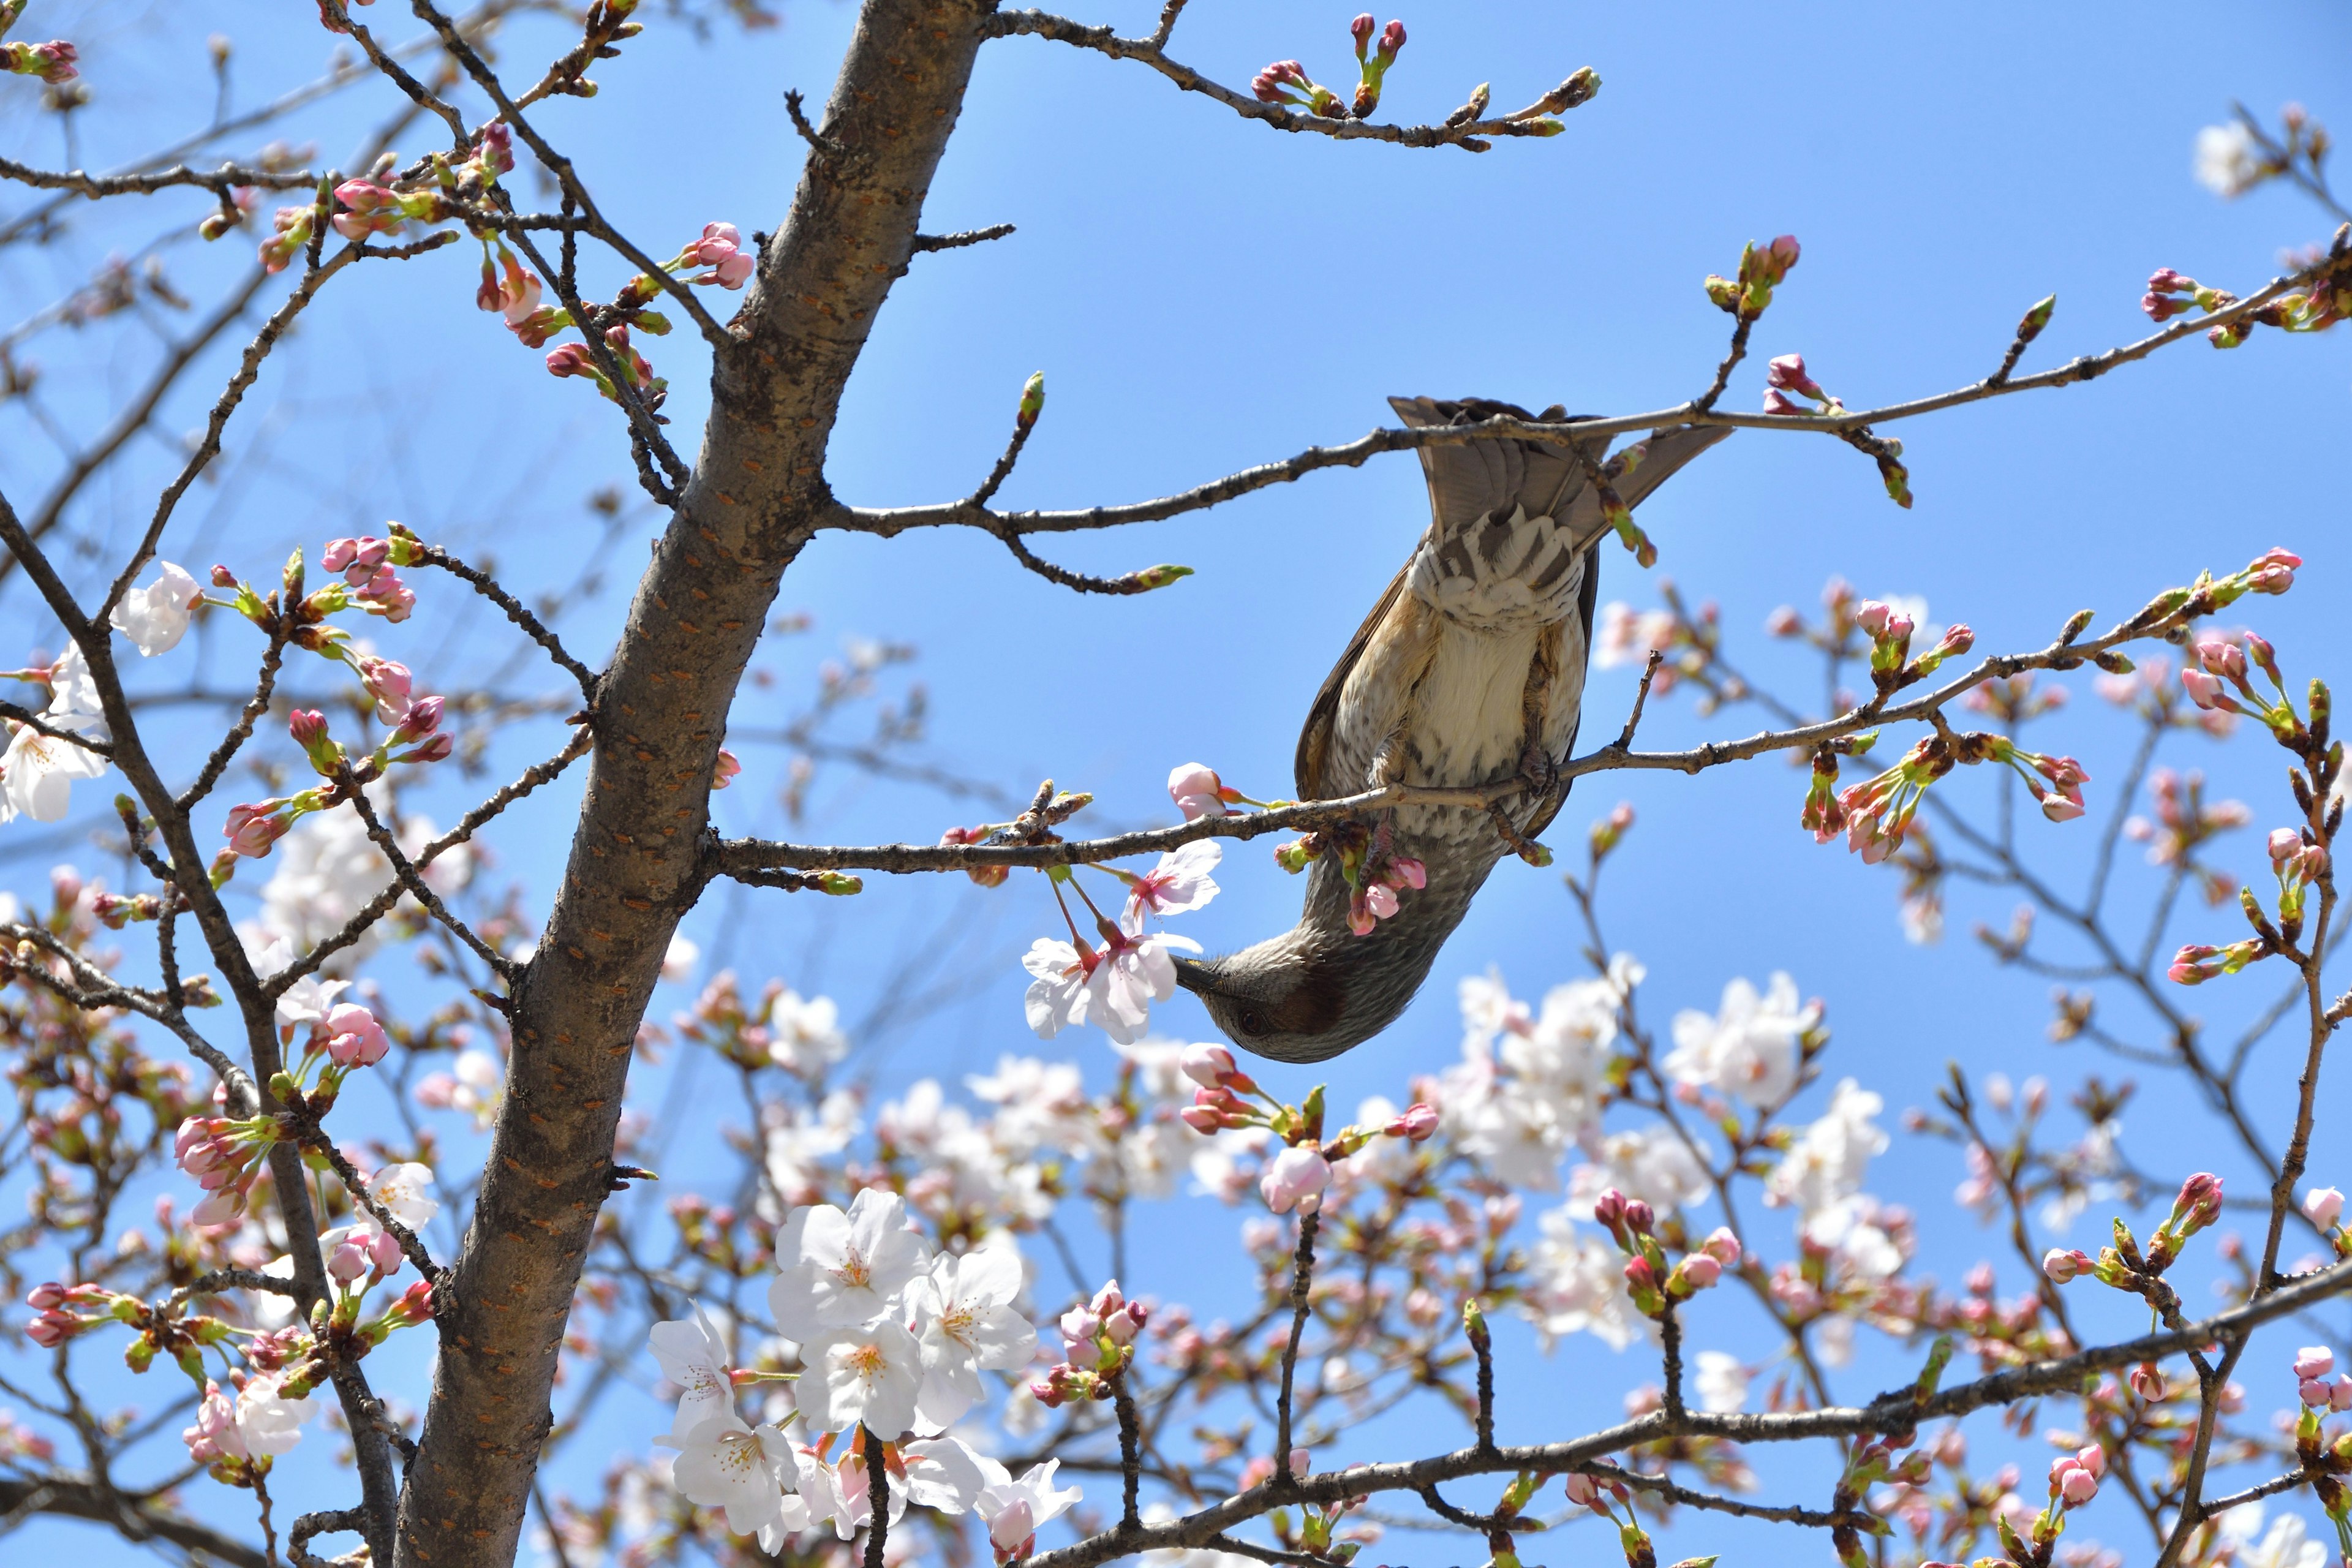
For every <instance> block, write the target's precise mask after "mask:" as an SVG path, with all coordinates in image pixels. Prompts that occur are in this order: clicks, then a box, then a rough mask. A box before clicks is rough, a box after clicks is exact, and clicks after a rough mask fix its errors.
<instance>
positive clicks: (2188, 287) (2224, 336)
mask: <svg viewBox="0 0 2352 1568" xmlns="http://www.w3.org/2000/svg"><path fill="white" fill-rule="evenodd" d="M2336 259H2337V261H2338V262H2339V265H2338V266H2337V267H2336V268H2331V269H2328V270H2325V271H2322V272H2320V273H2319V275H2318V276H2317V277H2316V278H2315V279H2313V281H2312V283H2311V284H2310V286H2309V287H2308V288H2305V289H2296V290H2294V291H2292V292H2290V293H2286V294H2283V295H2281V296H2280V297H2279V298H2277V299H2276V300H2272V301H2270V302H2269V303H2267V304H2265V305H2263V306H2262V307H2261V308H2260V309H2258V310H2250V311H2248V312H2246V313H2245V314H2244V315H2242V316H2239V317H2237V318H2236V319H2234V320H2232V321H2222V322H2217V323H2216V324H2214V325H2213V326H2210V327H2208V328H2207V329H2205V337H2206V340H2207V341H2208V342H2210V343H2212V345H2213V346H2214V347H2215V348H2217V349H2233V348H2236V347H2237V346H2238V345H2239V344H2241V343H2242V342H2245V341H2246V339H2247V338H2248V337H2249V336H2250V335H2252V331H2253V330H2254V328H2255V327H2257V326H2263V327H2276V328H2277V329H2278V330H2279V331H2285V332H2324V331H2326V330H2327V329H2328V328H2330V327H2332V326H2334V325H2336V322H2338V321H2344V320H2346V319H2347V317H2352V276H2348V275H2347V268H2343V267H2342V266H2341V265H2340V263H2341V260H2342V251H2341V249H2340V248H2339V250H2338V252H2337V255H2336ZM2237 302H2238V297H2237V296H2236V295H2235V294H2232V293H2231V292H2230V291H2229V290H2228V289H2214V288H2210V287H2209V286H2207V285H2205V284H2202V283H2200V282H2198V281H2197V279H2194V278H2184V277H2182V276H2181V275H2180V274H2179V273H2178V272H2176V271H2174V270H2173V269H2172V268H2169V267H2166V268H2159V269H2158V270H2157V271H2156V272H2155V273H2154V274H2152V275H2151V276H2150V277H2149V279H2148V280H2147V293H2146V294H2143V295H2141V296H2140V301H2139V307H2140V309H2141V310H2145V311H2147V316H2148V319H2149V320H2150V321H2158V322H2162V321H2170V320H2171V319H2172V318H2173V317H2175V316H2185V315H2187V314H2188V313H2189V311H2190V310H2202V311H2204V312H2205V313H2206V314H2207V315H2209V316H2210V315H2213V314H2215V313H2217V312H2219V311H2222V310H2228V309H2230V308H2231V306H2233V305H2235V304H2236V303H2237Z"/></svg>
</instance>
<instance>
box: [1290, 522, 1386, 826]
mask: <svg viewBox="0 0 2352 1568" xmlns="http://www.w3.org/2000/svg"><path fill="white" fill-rule="evenodd" d="M1411 570H1412V562H1411V561H1407V562H1406V563H1405V564H1404V565H1403V566H1402V567H1400V568H1399V569H1398V571H1397V574H1396V576H1395V577H1393V578H1392V579H1391V580H1390V583H1389V588H1388V592H1387V593H1385V594H1382V595H1381V599H1380V603H1378V604H1376V605H1373V606H1372V613H1371V614H1370V615H1369V616H1365V617H1364V624H1363V625H1362V626H1358V627H1357V628H1356V635H1355V636H1354V637H1350V638H1349V639H1348V651H1347V652H1345V653H1343V654H1341V655H1340V656H1339V663H1338V664H1335V665H1333V666H1332V667H1331V673H1330V674H1329V675H1327V676H1325V677H1324V678H1323V689H1322V690H1320V691H1318V692H1317V693H1316V694H1315V706H1314V707H1312V708H1310V709H1308V710H1307V726H1306V728H1304V729H1303V730H1301V731H1299V732H1298V754H1297V757H1296V758H1295V759H1293V761H1292V763H1291V772H1292V773H1293V775H1294V777H1295V782H1296V783H1297V786H1298V798H1299V799H1301V800H1327V799H1329V798H1330V797H1329V796H1328V795H1325V794H1324V784H1325V765H1326V763H1328V761H1329V759H1330V752H1331V726H1332V725H1333V723H1335V722H1336V721H1338V719H1339V693H1340V692H1341V691H1343V690H1344V689H1346V688H1347V685H1348V677H1349V676H1350V675H1353V674H1354V673H1355V671H1356V663H1357V661H1358V660H1359V659H1360V658H1363V657H1364V649H1365V647H1367V646H1369V645H1370V642H1371V640H1372V634H1373V633H1374V632H1375V631H1377V630H1379V629H1380V625H1381V622H1382V621H1384V620H1386V619H1387V618H1388V615H1389V612H1390V611H1391V610H1392V609H1394V608H1395V607H1396V602H1397V599H1398V597H1399V596H1400V595H1402V594H1403V592H1404V580H1405V574H1406V573H1408V572H1410V571H1411Z"/></svg>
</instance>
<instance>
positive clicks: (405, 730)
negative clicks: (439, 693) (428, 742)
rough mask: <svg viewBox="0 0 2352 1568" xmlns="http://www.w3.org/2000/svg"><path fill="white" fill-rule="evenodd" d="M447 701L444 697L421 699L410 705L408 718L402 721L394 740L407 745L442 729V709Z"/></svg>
mask: <svg viewBox="0 0 2352 1568" xmlns="http://www.w3.org/2000/svg"><path fill="white" fill-rule="evenodd" d="M446 701H447V699H446V698H442V697H420V698H418V699H417V700H415V701H414V702H412V703H410V704H409V705H408V717H406V718H405V719H403V720H402V721H400V729H399V730H398V731H396V732H395V733H394V736H393V739H394V741H395V742H400V743H403V744H405V743H406V742H410V741H419V740H423V739H424V738H425V736H427V735H430V734H431V733H433V731H436V730H438V729H439V728H441V713H442V708H443V704H444V703H446Z"/></svg>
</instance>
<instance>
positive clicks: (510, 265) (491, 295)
mask: <svg viewBox="0 0 2352 1568" xmlns="http://www.w3.org/2000/svg"><path fill="white" fill-rule="evenodd" d="M756 265H757V258H756V257H755V256H754V255H753V254H752V253H751V251H749V250H746V249H744V248H743V236H742V233H741V231H740V230H739V229H738V228H736V226H734V225H733V224H731V223H707V224H705V225H703V226H702V233H701V235H700V236H699V237H696V238H694V239H691V240H688V242H687V243H686V244H685V245H683V246H681V247H678V251H677V255H675V256H673V257H671V258H669V260H667V261H666V262H664V263H662V270H663V271H664V272H667V273H670V274H673V275H675V274H688V276H687V277H686V278H685V281H686V282H688V283H689V284H715V285H717V286H718V287H719V288H721V289H740V288H742V287H743V285H744V284H745V283H746V282H748V281H750V279H751V273H752V269H753V268H754V267H755V266H756ZM697 268H700V269H701V270H699V271H698V270H697ZM545 291H546V285H545V283H544V281H543V280H542V279H541V278H540V277H539V276H538V275H537V274H536V273H534V272H532V271H531V270H530V268H527V267H525V266H524V265H523V264H522V263H521V261H520V260H519V259H517V258H516V257H515V254H514V252H513V251H512V250H510V249H509V248H508V247H507V246H506V244H505V242H504V241H499V242H498V243H497V245H496V247H495V248H493V246H492V242H491V239H490V237H488V235H485V236H483V237H482V280H481V284H480V286H479V287H478V288H477V289H475V290H474V304H475V305H476V307H477V308H478V309H480V310H488V311H492V312H495V313H496V314H497V315H498V316H499V318H500V319H501V320H502V321H504V322H505V324H506V328H507V330H508V331H510V332H512V333H513V334H514V335H515V339H516V341H517V342H520V343H521V344H522V345H523V346H524V347H525V348H533V349H535V348H539V347H541V345H543V344H544V343H546V342H547V341H548V340H549V339H551V338H552V337H554V336H555V334H556V333H558V332H560V331H563V330H564V329H566V328H579V329H580V331H581V335H582V338H583V342H568V343H562V344H559V345H558V346H556V347H555V348H553V349H551V350H549V351H548V354H547V371H548V374H550V375H553V376H558V377H562V376H580V377H583V378H584V379H585V380H587V381H590V382H592V383H593V384H594V385H595V387H596V389H597V391H598V392H599V393H601V394H603V395H604V396H605V397H606V398H609V399H612V400H614V401H616V402H617V401H618V400H619V395H618V394H617V393H616V392H615V391H614V385H613V380H612V377H611V376H610V375H609V374H607V373H606V371H605V370H604V366H603V364H601V363H599V361H598V359H597V356H596V353H595V351H594V350H593V347H592V346H591V345H590V343H589V342H586V341H584V340H585V339H586V337H587V335H588V333H589V332H590V331H593V332H594V333H595V334H596V336H597V337H598V338H599V339H601V340H602V341H603V342H604V345H605V347H606V348H607V349H608V350H609V351H611V355H612V361H613V363H614V365H616V366H618V367H619V370H620V373H621V375H622V378H623V379H624V380H625V381H626V382H627V383H628V384H629V387H630V389H631V390H632V391H633V392H635V394H636V395H637V397H638V398H639V400H640V401H642V402H643V403H644V404H645V405H646V407H647V408H648V409H654V408H658V407H660V406H661V403H662V399H663V396H664V395H665V394H666V392H667V388H668V383H667V382H666V381H664V380H662V379H661V378H660V377H658V376H656V375H655V374H654V370H653V364H652V363H651V362H650V361H648V360H647V359H646V357H645V355H644V354H642V353H638V352H637V349H636V347H635V343H634V342H633V341H632V340H631V337H630V332H631V330H632V329H635V330H636V331H646V332H650V333H652V334H653V335H654V336H656V337H660V336H663V335H665V334H666V333H667V332H668V331H669V330H670V324H669V320H668V318H667V317H666V316H664V315H663V314H662V313H661V312H660V311H658V310H652V309H650V307H651V305H652V304H653V301H654V300H656V299H657V298H659V297H660V295H661V292H662V286H661V284H660V283H659V282H658V281H656V279H654V278H652V277H651V276H649V275H647V274H645V273H639V274H638V275H637V276H636V277H635V278H633V279H630V280H629V281H628V283H627V284H626V285H625V286H624V287H623V289H621V292H620V295H619V297H618V298H617V299H615V300H614V302H613V304H612V305H610V306H609V307H603V308H597V307H589V308H588V315H589V321H588V323H587V324H586V325H585V326H583V325H582V323H581V322H580V321H576V320H574V319H573V316H572V312H571V311H570V310H564V309H561V308H559V307H557V306H553V305H549V304H545V303H542V298H543V296H544V294H545Z"/></svg>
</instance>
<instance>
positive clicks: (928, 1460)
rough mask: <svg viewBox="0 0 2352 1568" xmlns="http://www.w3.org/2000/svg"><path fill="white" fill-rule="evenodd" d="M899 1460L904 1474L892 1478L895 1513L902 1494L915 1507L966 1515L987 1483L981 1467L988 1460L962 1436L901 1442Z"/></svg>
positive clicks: (983, 1469) (984, 1471) (892, 1500)
mask: <svg viewBox="0 0 2352 1568" xmlns="http://www.w3.org/2000/svg"><path fill="white" fill-rule="evenodd" d="M898 1458H899V1459H900V1461H901V1463H902V1464H903V1466H904V1468H905V1471H906V1473H905V1475H903V1476H899V1477H893V1478H892V1485H891V1488H890V1491H891V1503H892V1507H893V1509H894V1510H895V1509H896V1508H897V1506H898V1495H899V1494H900V1493H904V1494H905V1497H906V1500H907V1501H908V1502H910V1503H912V1504H914V1505H915V1506H916V1507H917V1508H929V1509H937V1510H939V1511H940V1512H941V1513H969V1512H971V1508H972V1505H973V1504H974V1503H976V1502H978V1501H979V1500H980V1494H981V1493H982V1491H983V1490H984V1489H986V1488H987V1486H988V1483H989V1479H990V1478H989V1474H988V1471H987V1469H986V1468H984V1467H985V1466H986V1465H987V1464H988V1463H989V1462H990V1461H988V1460H986V1459H984V1458H982V1457H981V1455H980V1453H979V1452H978V1451H977V1450H976V1449H974V1448H973V1447H971V1444H969V1443H966V1442H965V1441H963V1439H961V1437H923V1438H919V1439H917V1440H916V1441H914V1442H912V1443H901V1444H900V1445H899V1446H898ZM893 1517H894V1518H895V1517H896V1515H895V1513H894V1514H893Z"/></svg>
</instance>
